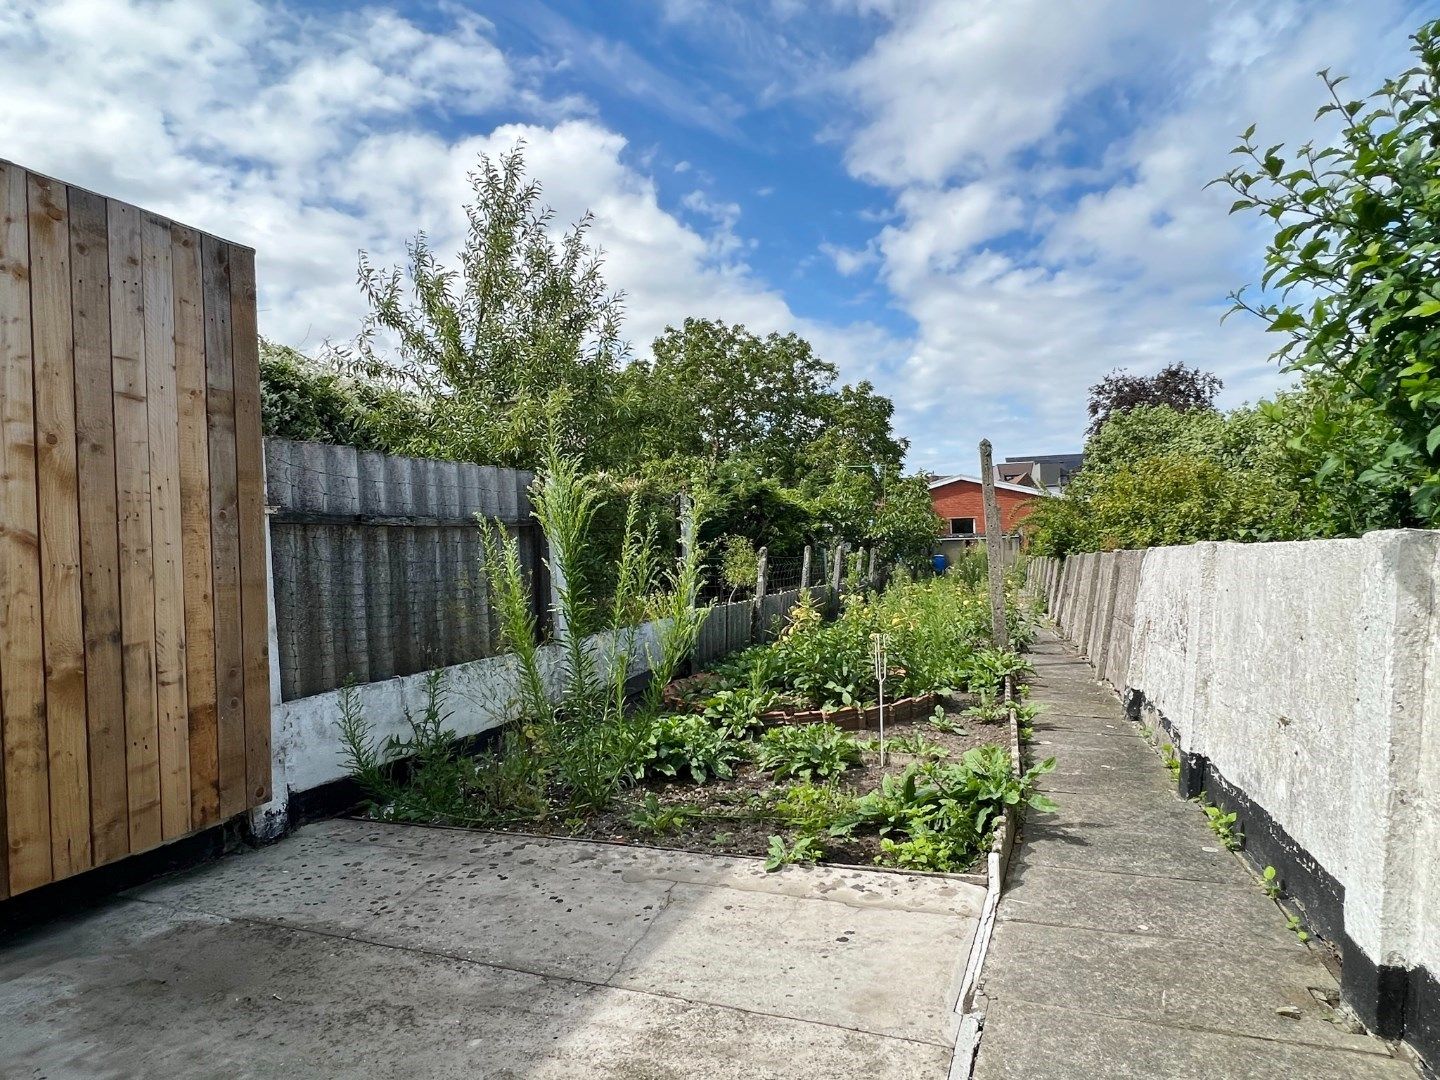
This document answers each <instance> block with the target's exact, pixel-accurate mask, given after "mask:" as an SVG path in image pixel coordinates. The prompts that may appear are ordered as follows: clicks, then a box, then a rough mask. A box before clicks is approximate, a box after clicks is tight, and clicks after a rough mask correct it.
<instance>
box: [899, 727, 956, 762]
mask: <svg viewBox="0 0 1440 1080" xmlns="http://www.w3.org/2000/svg"><path fill="white" fill-rule="evenodd" d="M885 745H886V747H887V748H888V749H889V750H890V751H891V752H892V753H896V754H913V755H914V756H916V757H927V758H935V759H939V758H943V757H948V756H949V754H950V751H949V750H947V749H945V747H943V746H941V745H940V744H939V743H936V742H931V741H930V740H929V739H927V738H926V737H925V733H924V732H923V731H915V732H906V733H905V734H903V735H893V736H891V737H890V738H888V739H886V740H885Z"/></svg>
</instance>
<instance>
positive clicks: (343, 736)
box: [339, 671, 473, 822]
mask: <svg viewBox="0 0 1440 1080" xmlns="http://www.w3.org/2000/svg"><path fill="white" fill-rule="evenodd" d="M446 692H447V685H446V681H445V676H444V674H443V673H442V672H438V671H432V672H430V673H429V674H427V675H426V677H425V703H424V707H423V708H422V709H421V710H420V711H419V712H418V713H416V712H414V711H412V710H411V709H410V708H409V707H406V709H405V711H404V721H405V727H406V729H407V730H406V732H405V733H404V734H403V735H391V736H389V737H388V738H387V739H386V740H385V742H384V743H383V744H379V743H377V741H376V739H375V736H374V733H373V729H372V727H371V726H370V724H369V722H368V721H367V720H366V718H365V716H364V713H363V711H362V708H361V705H360V698H359V694H358V692H357V691H356V690H355V688H354V687H353V686H348V687H346V688H345V689H344V690H343V691H342V692H341V695H340V720H339V728H340V742H341V747H342V751H343V753H344V755H345V760H346V763H347V765H348V766H349V767H350V771H351V775H352V776H353V777H354V778H355V779H356V780H357V781H358V782H359V783H360V785H361V786H362V788H364V790H365V791H366V793H367V794H368V795H369V796H370V805H369V809H370V812H371V813H373V814H374V815H375V816H377V817H380V818H383V819H385V820H389V821H423V822H436V821H445V820H451V819H455V818H464V817H466V816H467V815H468V813H469V809H470V807H469V802H468V792H469V787H470V784H469V779H470V776H471V775H472V773H473V766H472V764H471V763H470V762H469V761H467V760H466V759H465V758H464V757H462V756H461V754H460V752H459V750H458V749H457V747H456V740H457V736H456V734H455V732H454V731H453V730H451V728H450V727H449V720H450V713H449V710H448V709H447V708H446V707H445V696H446Z"/></svg>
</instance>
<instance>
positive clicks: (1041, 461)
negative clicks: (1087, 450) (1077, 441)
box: [1005, 454, 1085, 472]
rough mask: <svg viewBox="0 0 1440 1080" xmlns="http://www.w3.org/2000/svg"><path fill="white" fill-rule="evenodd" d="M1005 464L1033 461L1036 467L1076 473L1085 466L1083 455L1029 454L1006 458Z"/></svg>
mask: <svg viewBox="0 0 1440 1080" xmlns="http://www.w3.org/2000/svg"><path fill="white" fill-rule="evenodd" d="M1005 461H1006V463H1007V464H1008V463H1009V462H1012V461H1019V462H1026V461H1033V462H1035V463H1036V464H1037V465H1059V466H1060V467H1061V468H1062V469H1064V470H1065V471H1066V472H1076V471H1078V470H1079V469H1080V466H1082V465H1083V464H1085V455H1084V454H1030V455H1028V456H1024V457H1007V458H1006V459H1005Z"/></svg>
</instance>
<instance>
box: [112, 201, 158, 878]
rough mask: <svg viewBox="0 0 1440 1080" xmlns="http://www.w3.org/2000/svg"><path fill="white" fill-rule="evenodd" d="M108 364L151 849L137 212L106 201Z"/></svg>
mask: <svg viewBox="0 0 1440 1080" xmlns="http://www.w3.org/2000/svg"><path fill="white" fill-rule="evenodd" d="M109 214H110V220H109V235H110V353H111V356H110V362H111V366H112V373H111V374H112V387H113V389H114V408H115V490H116V502H117V505H118V508H119V535H120V645H121V656H122V666H123V669H124V674H125V738H126V760H125V765H126V771H127V775H128V782H129V797H130V847H131V849H132V850H135V851H141V850H144V849H145V848H149V847H154V846H155V845H156V844H158V843H160V841H161V839H162V838H163V836H164V832H163V829H162V824H161V817H160V735H159V728H158V713H157V710H156V703H155V561H154V549H153V542H152V533H151V523H150V447H149V416H148V401H147V399H146V379H145V287H144V281H143V270H142V262H143V244H142V240H141V227H140V226H141V222H140V216H141V215H140V211H139V210H138V209H136V208H135V207H133V206H130V205H127V204H126V203H122V202H116V201H115V200H113V199H112V200H111V201H110V203H109Z"/></svg>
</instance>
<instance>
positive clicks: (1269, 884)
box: [1260, 866, 1280, 900]
mask: <svg viewBox="0 0 1440 1080" xmlns="http://www.w3.org/2000/svg"><path fill="white" fill-rule="evenodd" d="M1260 887H1261V888H1262V889H1264V890H1265V895H1266V896H1268V897H1270V899H1271V900H1274V899H1275V898H1276V897H1278V896H1279V895H1280V882H1279V881H1277V880H1276V877H1275V867H1273V866H1267V867H1265V869H1264V871H1263V872H1262V873H1261V874H1260Z"/></svg>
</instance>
